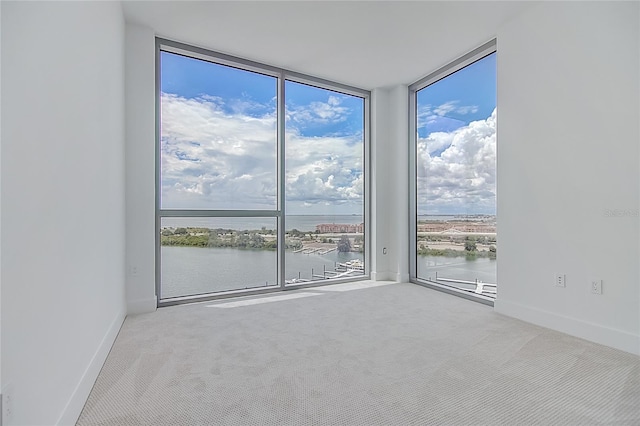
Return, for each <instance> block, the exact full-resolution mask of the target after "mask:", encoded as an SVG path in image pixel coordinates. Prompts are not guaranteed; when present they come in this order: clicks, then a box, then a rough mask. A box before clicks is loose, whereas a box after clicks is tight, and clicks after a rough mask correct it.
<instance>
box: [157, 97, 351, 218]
mask: <svg viewBox="0 0 640 426" xmlns="http://www.w3.org/2000/svg"><path fill="white" fill-rule="evenodd" d="M316 104H317V103H315V104H312V105H311V106H310V107H309V108H307V109H300V110H299V111H306V113H309V114H311V115H312V117H315V118H312V120H313V119H315V120H327V121H334V120H330V118H331V117H336V116H340V114H342V116H345V117H346V114H347V113H348V112H347V111H343V109H346V108H344V107H340V99H339V98H335V97H329V99H328V101H327V102H326V103H324V104H323V106H319V105H316ZM234 105H238V104H234V103H231V105H225V104H224V103H223V101H222V100H220V99H217V98H197V99H186V98H183V97H180V96H176V95H171V94H163V95H162V206H163V208H206V209H246V208H260V209H272V208H275V206H276V182H277V178H276V119H275V114H274V112H273V111H270V112H269V113H267V114H265V115H264V116H261V117H254V116H249V115H247V114H246V113H244V112H242V111H245V112H246V111H247V109H243V108H244V106H243V107H242V108H235V107H234ZM245 106H246V105H245ZM224 107H228V108H229V107H230V108H231V110H232V111H234V112H233V113H227V112H225V108H224ZM258 107H259V106H255V105H252V104H249V105H248V108H251V109H252V110H253V111H255V110H256V109H258ZM265 110H266V109H265ZM238 111H239V112H238ZM299 117H301V116H299ZM300 119H301V118H300ZM359 138H360V136H344V137H338V136H331V137H324V136H323V137H306V136H302V135H301V134H300V132H298V131H297V130H296V129H295V128H289V130H288V133H287V135H286V140H287V163H286V169H287V178H286V189H287V202H288V203H292V204H291V205H292V207H294V206H295V207H296V208H300V209H304V206H306V207H307V209H308V212H309V213H315V210H314V209H316V208H317V207H318V206H320V205H342V206H345V207H346V206H347V205H352V204H354V205H356V206H357V205H361V203H362V194H363V192H362V191H363V184H362V164H361V163H362V157H363V153H362V148H363V145H362V141H361V139H359ZM355 211H358V210H357V209H356V210H355ZM344 212H345V213H346V210H345V211H344ZM292 213H293V212H292Z"/></svg>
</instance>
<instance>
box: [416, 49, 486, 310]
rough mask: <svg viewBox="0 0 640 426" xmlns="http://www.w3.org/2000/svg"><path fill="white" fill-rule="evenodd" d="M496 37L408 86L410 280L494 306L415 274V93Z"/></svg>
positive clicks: (482, 53)
mask: <svg viewBox="0 0 640 426" xmlns="http://www.w3.org/2000/svg"><path fill="white" fill-rule="evenodd" d="M497 51H498V49H497V39H495V38H494V39H492V40H490V41H488V42H486V43H484V44H482V45H481V46H479V47H477V48H475V49H473V50H472V51H470V52H469V53H467V54H465V55H463V56H460V57H459V58H457V59H455V60H453V61H451V62H449V63H448V64H446V65H444V66H442V67H440V68H438V69H437V70H435V71H434V72H432V73H430V74H428V75H427V76H425V77H423V78H421V79H419V80H418V81H416V82H415V83H413V84H411V85H409V117H408V118H409V281H410V282H412V283H414V284H418V285H421V286H424V287H428V288H431V289H434V290H438V291H441V292H444V293H449V294H453V295H455V296H459V297H463V298H465V299H469V300H473V301H475V302H480V303H483V304H485V305H489V306H493V305H494V300H495V299H493V298H490V297H487V296H483V295H480V294H475V293H470V292H466V291H464V290H458V289H456V288H453V287H449V286H444V285H441V284H438V283H436V282H433V281H429V280H425V279H421V278H418V273H417V262H418V260H417V241H416V239H417V226H418V217H417V214H418V209H417V207H418V205H417V198H418V185H417V166H418V163H417V162H418V156H417V148H418V140H417V130H418V129H417V122H418V110H417V107H418V105H417V96H418V92H419V91H420V90H422V89H424V88H425V87H427V86H429V85H431V84H433V83H436V82H438V81H440V80H442V79H444V78H446V77H448V76H450V75H451V74H454V73H455V72H457V71H460V70H461V69H463V68H465V67H467V66H468V65H471V64H473V63H474V62H477V61H479V60H481V59H483V58H485V57H486V56H489V55H491V54H493V53H496V52H497Z"/></svg>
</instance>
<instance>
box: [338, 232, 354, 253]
mask: <svg viewBox="0 0 640 426" xmlns="http://www.w3.org/2000/svg"><path fill="white" fill-rule="evenodd" d="M338 251H339V252H342V253H346V252H349V251H351V241H350V240H349V237H347V236H346V235H343V236H341V237H340V241H338Z"/></svg>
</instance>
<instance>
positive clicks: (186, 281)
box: [161, 246, 364, 298]
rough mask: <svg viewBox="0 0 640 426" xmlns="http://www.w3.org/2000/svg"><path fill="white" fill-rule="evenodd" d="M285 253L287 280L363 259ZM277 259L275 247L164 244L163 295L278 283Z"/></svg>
mask: <svg viewBox="0 0 640 426" xmlns="http://www.w3.org/2000/svg"><path fill="white" fill-rule="evenodd" d="M285 256H286V265H287V266H286V271H285V277H286V279H287V280H290V279H294V278H295V279H298V278H300V279H309V280H310V279H312V273H313V274H315V275H322V274H323V272H324V271H325V270H326V271H335V266H336V263H344V262H347V261H349V260H353V259H359V260H362V261H364V258H363V255H362V254H361V253H339V252H337V251H333V252H331V253H327V254H324V255H319V254H302V253H292V252H286V254H285ZM276 259H277V257H276V251H275V250H240V249H235V248H201V247H169V246H163V247H162V248H161V265H162V267H161V273H162V288H161V298H168V297H177V296H187V295H194V294H203V293H213V292H219V291H228V290H239V289H245V288H256V287H268V286H276V285H277V279H276V264H277V261H276ZM316 279H317V277H316Z"/></svg>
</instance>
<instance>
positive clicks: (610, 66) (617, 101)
mask: <svg viewBox="0 0 640 426" xmlns="http://www.w3.org/2000/svg"><path fill="white" fill-rule="evenodd" d="M639 6H640V5H639V4H638V3H637V2H634V3H618V2H606V3H592V2H567V3H559V4H555V3H551V2H544V3H540V4H537V5H536V6H535V7H533V8H531V9H530V10H528V11H526V12H525V13H523V14H522V15H520V16H519V17H518V18H516V19H514V20H513V21H511V22H509V23H508V24H506V25H504V26H503V27H502V28H501V29H500V30H499V31H498V238H499V257H498V259H499V260H498V283H499V288H498V300H497V301H496V305H495V310H496V312H500V313H504V314H507V315H511V316H514V317H517V318H521V319H524V320H526V321H531V322H534V323H537V324H540V325H543V326H546V327H550V328H553V329H556V330H560V331H563V332H567V333H569V334H573V335H576V336H579V337H583V338H586V339H589V340H592V341H595V342H599V343H603V344H606V345H610V346H613V347H616V348H620V349H623V350H626V351H629V352H633V353H637V354H640V313H639V309H640V308H639V306H640V305H639V303H638V300H639V282H640V281H639V270H638V259H640V250H639V239H638V235H639V231H640V229H639V228H640V227H639V218H638V208H639V207H640V202H639V201H640V197H639V193H640V187H639V185H640V168H639V164H640V163H639V157H640V156H639V145H640V130H639V127H638V117H640V107H639V99H640V96H639V95H640V94H639V83H638V81H639V76H640V67H639V64H640V58H639V54H640V53H639V52H640V41H639V40H640V37H639V36H640V34H639V30H638V27H639V21H640V19H639V16H640V14H639ZM613 210H620V212H618V213H617V214H619V215H621V216H620V217H610V215H609V213H608V212H609V211H613ZM556 272H560V273H563V274H566V277H567V285H566V288H558V287H554V286H553V282H554V274H555V273H556ZM592 278H596V279H602V280H604V286H603V294H602V295H594V294H591V292H590V283H589V282H590V279H592Z"/></svg>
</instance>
